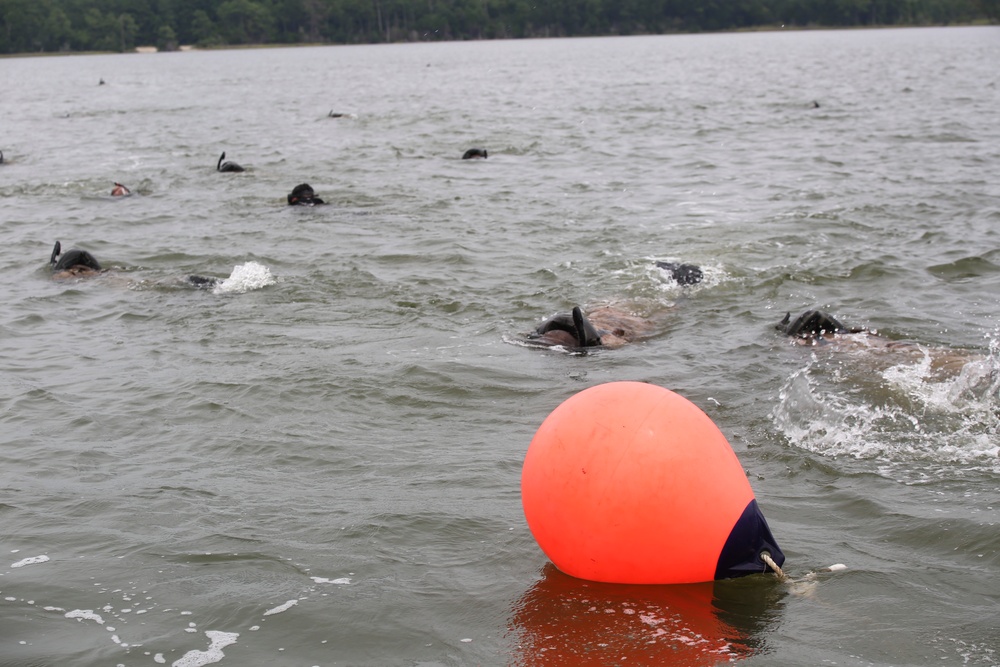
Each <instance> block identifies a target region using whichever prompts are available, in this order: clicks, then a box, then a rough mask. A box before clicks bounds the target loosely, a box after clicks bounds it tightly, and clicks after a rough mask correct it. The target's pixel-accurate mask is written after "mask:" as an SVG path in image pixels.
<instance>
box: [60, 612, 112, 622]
mask: <svg viewBox="0 0 1000 667" xmlns="http://www.w3.org/2000/svg"><path fill="white" fill-rule="evenodd" d="M66 618H76V619H79V620H81V621H94V622H95V623H98V624H99V625H104V619H103V618H101V615H100V614H95V613H94V610H93V609H74V610H73V611H67V612H66Z"/></svg>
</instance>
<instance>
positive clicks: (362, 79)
mask: <svg viewBox="0 0 1000 667" xmlns="http://www.w3.org/2000/svg"><path fill="white" fill-rule="evenodd" d="M997 62H1000V30H998V29H996V28H965V29H926V30H893V31H857V32H808V33H768V34H744V35H699V36H672V37H640V38H613V39H581V40H549V41H522V42H488V43H454V44H412V45H392V46H356V47H329V48H303V49H289V50H279V49H268V50H259V51H229V52H211V53H198V52H194V53H183V54H158V55H154V56H138V55H128V56H79V57H63V58H37V59H8V60H3V61H0V89H2V90H3V94H2V96H0V119H2V121H0V123H2V124H0V149H2V150H3V151H4V155H5V158H6V162H5V164H3V165H0V199H2V209H0V210H2V212H0V217H2V225H0V230H2V237H0V238H2V247H3V248H4V251H5V255H6V258H7V261H6V262H4V264H3V266H2V267H0V272H2V277H3V281H4V283H5V284H6V286H7V287H6V297H5V298H4V299H2V300H0V309H2V311H0V323H2V324H0V353H2V355H3V359H4V360H5V363H4V365H3V369H2V372H0V401H2V403H0V405H2V411H3V412H2V424H3V431H2V433H3V447H2V450H0V489H2V495H0V525H2V531H0V665H5V666H6V665H11V666H14V665H17V666H22V665H55V664H58V665H128V666H132V665H154V664H173V665H178V666H181V667H189V666H198V665H204V664H210V663H213V662H220V663H221V664H232V665H251V664H287V665H473V664H482V665H580V664H594V665H619V664H621V665H641V664H656V665H668V664H674V665H685V666H686V665H701V664H705V665H712V664H718V663H721V662H733V661H743V662H745V664H759V665H765V664H766V665H806V664H813V665H815V664H838V665H941V664H947V665H954V664H967V665H995V664H998V662H1000V631H998V630H997V627H998V626H1000V611H998V610H1000V606H998V605H1000V584H998V583H997V581H998V579H997V571H998V565H1000V531H998V520H1000V489H998V482H1000V459H998V448H1000V435H998V423H1000V395H998V381H997V368H998V354H1000V353H998V350H997V347H998V342H997V341H998V339H1000V330H998V327H1000V320H998V318H1000V304H998V299H997V295H998V294H1000V204H998V202H1000V182H998V181H997V179H996V172H997V166H998V164H1000V90H998V78H1000V75H998V70H997V68H996V66H995V65H996V63H997ZM101 78H103V79H104V80H105V81H106V85H103V86H99V85H97V84H98V81H99V79H101ZM814 101H816V102H818V103H819V107H818V108H816V107H814V105H813V102H814ZM331 110H333V111H335V112H338V113H343V114H346V115H345V116H343V117H340V118H330V117H328V116H327V114H328V112H329V111H331ZM474 145H475V146H479V145H481V146H484V147H486V148H487V149H488V150H489V154H490V157H489V159H488V160H485V161H476V162H471V161H462V160H460V159H459V157H460V156H461V155H462V153H463V151H464V150H465V149H466V148H468V147H470V146H474ZM222 151H226V153H227V157H228V159H231V160H234V161H236V162H239V163H241V164H243V165H244V166H245V167H246V168H247V171H246V172H245V173H242V174H219V173H216V172H215V171H214V167H215V163H216V160H217V158H218V156H219V154H220V153H221V152H222ZM113 181H121V182H123V183H125V184H127V185H128V186H130V187H131V188H132V189H133V191H134V192H135V194H134V195H133V196H131V197H129V198H126V199H113V198H111V197H110V196H108V193H109V192H110V189H111V185H112V182H113ZM301 182H308V183H310V184H311V185H312V186H313V187H314V188H315V189H316V192H317V193H318V194H319V195H320V196H321V197H323V198H325V199H326V200H327V201H328V202H330V204H331V205H330V206H326V207H318V208H314V209H293V208H290V207H287V206H285V205H284V196H285V194H286V193H288V192H289V191H290V190H291V188H292V187H293V186H294V185H296V184H298V183H301ZM57 239H58V240H60V241H62V243H63V245H64V246H65V247H67V248H68V247H71V246H77V247H81V248H85V249H87V250H89V251H91V252H92V253H94V254H95V255H96V256H97V257H98V258H99V259H100V260H101V261H102V262H103V263H104V264H105V265H107V266H111V267H113V270H112V271H110V272H108V273H107V274H105V275H103V276H101V277H98V278H96V279H92V280H87V281H70V282H55V281H52V280H51V279H50V277H49V273H48V270H47V264H46V263H47V260H48V256H49V252H50V250H51V248H52V244H53V243H54V242H55V241H56V240H57ZM657 259H670V260H681V261H689V262H695V263H698V264H701V265H702V266H703V267H704V268H705V272H706V280H705V282H704V283H702V284H701V285H698V286H695V287H693V288H685V289H682V288H680V287H678V286H676V285H672V284H670V283H669V282H668V281H667V280H665V279H664V276H663V275H662V274H661V272H660V271H659V270H658V269H656V268H655V267H654V266H653V261H654V260H657ZM188 274H198V275H205V276H212V277H217V278H228V281H227V282H226V283H223V285H226V286H227V287H226V288H224V289H216V290H206V289H195V288H193V287H192V286H190V285H188V284H186V283H184V282H183V277H184V276H186V275H188ZM606 302H619V303H627V304H629V305H630V307H632V308H633V309H635V310H636V311H637V312H640V313H652V312H656V311H658V310H662V309H663V308H668V307H669V308H673V309H674V310H673V317H671V318H670V319H669V320H668V323H667V324H666V326H664V327H663V329H662V330H661V331H659V332H657V335H655V336H653V337H652V338H650V339H648V340H645V341H643V342H641V343H638V344H635V345H632V346H629V347H625V348H622V349H618V350H605V351H599V352H597V353H594V354H590V355H587V356H571V355H566V354H561V353H559V352H556V351H539V350H532V349H527V348H524V347H521V346H518V345H515V344H511V341H512V340H514V339H516V337H517V335H518V334H520V333H522V332H525V331H529V330H530V329H532V328H533V327H534V326H535V325H536V324H537V323H538V322H539V321H540V320H541V319H543V318H544V317H546V316H548V315H550V314H552V313H554V312H556V311H560V310H566V309H568V308H569V307H571V306H572V305H574V304H577V303H581V304H598V303H606ZM808 307H820V308H824V309H827V310H830V311H831V312H833V313H834V314H836V315H837V316H838V317H839V318H840V319H842V320H843V321H845V322H847V323H849V324H852V325H858V326H867V327H871V328H875V329H878V330H879V331H880V332H881V333H882V334H884V335H886V336H888V337H890V338H893V339H901V340H910V341H914V342H915V343H918V344H919V345H922V346H924V347H926V348H928V349H930V348H937V347H947V348H954V349H956V350H960V351H961V352H962V353H963V354H968V355H969V358H970V362H969V363H968V364H967V365H966V366H965V368H964V369H962V372H961V374H960V375H957V376H955V375H953V376H951V377H947V378H938V377H936V376H935V375H934V374H933V373H932V372H931V370H930V368H929V366H928V364H927V363H926V362H925V360H922V359H921V358H919V355H918V356H917V357H913V358H910V359H907V360H905V361H902V362H899V363H886V362H885V361H884V360H882V359H879V358H877V355H876V356H874V357H873V355H872V354H871V353H866V352H865V351H856V350H855V351H843V352H836V351H832V352H831V350H829V349H827V348H815V349H813V348H808V347H802V346H795V345H790V344H789V343H788V342H787V341H786V340H784V339H782V338H781V337H780V336H779V335H778V334H777V333H776V332H775V330H774V328H773V324H774V323H775V322H777V321H778V320H779V319H780V318H781V317H782V316H783V315H784V313H785V312H786V311H793V312H797V311H800V310H802V309H805V308H808ZM612 380H641V381H648V382H653V383H656V384H659V385H663V386H666V387H669V388H671V389H673V390H675V391H677V392H679V393H681V394H682V395H684V396H686V397H688V398H690V399H691V400H692V401H694V402H695V403H696V404H697V405H699V406H701V407H702V408H703V409H704V410H706V411H707V412H708V414H709V415H710V416H711V417H712V418H713V419H714V420H715V421H716V423H717V424H718V425H719V426H720V428H721V429H722V430H723V432H724V433H725V434H726V435H727V437H728V438H729V440H730V442H731V443H732V445H733V448H734V449H735V451H736V453H737V455H738V456H739V458H740V460H741V462H742V463H743V465H744V467H745V468H746V470H747V473H748V475H749V479H750V481H751V483H752V485H753V487H754V490H755V493H756V496H757V499H758V501H759V503H760V505H761V507H762V509H763V511H764V513H765V515H766V516H767V518H768V520H769V522H770V524H771V528H772V530H773V532H774V534H775V536H776V538H777V539H778V541H779V543H780V544H781V545H782V547H783V549H784V550H785V552H786V555H787V556H788V560H787V562H786V570H787V572H788V573H789V574H790V575H791V576H792V577H793V578H794V579H796V580H797V583H795V584H794V585H785V584H780V583H778V582H776V581H775V580H774V579H773V578H772V577H766V576H757V577H750V578H746V579H742V580H738V581H728V582H721V583H717V584H705V585H702V586H681V587H621V586H605V585H597V584H588V583H586V582H581V581H577V580H573V579H569V578H567V577H565V576H563V575H561V574H560V573H558V572H557V571H555V570H554V569H553V568H552V567H551V566H547V565H546V558H545V556H544V555H543V554H542V553H541V552H540V551H539V549H538V547H537V546H536V544H535V542H534V540H533V538H532V537H531V534H530V533H529V531H528V529H527V526H526V524H525V521H524V516H523V513H522V509H521V505H520V492H519V481H520V466H521V462H522V460H523V457H524V454H525V451H526V449H527V446H528V443H529V442H530V440H531V437H532V435H533V434H534V431H535V429H536V428H537V427H538V425H539V424H540V423H541V421H542V420H543V419H544V417H545V416H546V415H547V414H548V413H549V412H550V411H551V410H552V409H553V408H555V407H556V406H557V405H558V404H559V403H560V402H561V401H563V400H564V399H566V398H567V397H569V396H570V395H572V394H573V393H575V392H577V391H580V390H582V389H584V388H586V387H588V386H591V385H594V384H597V383H601V382H606V381H612ZM3 559H5V560H3ZM834 563H843V564H845V565H846V566H847V569H846V570H842V571H837V572H827V573H822V572H820V573H818V574H812V575H811V574H810V573H815V572H817V571H818V570H820V568H823V567H824V566H827V565H831V564H834Z"/></svg>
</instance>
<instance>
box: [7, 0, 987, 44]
mask: <svg viewBox="0 0 1000 667" xmlns="http://www.w3.org/2000/svg"><path fill="white" fill-rule="evenodd" d="M998 20H1000V0H0V53H28V52H57V51H122V52H124V51H131V50H134V49H135V47H136V46H140V45H144V46H145V45H148V46H156V47H157V48H159V49H161V50H173V49H176V48H178V46H179V45H181V44H191V45H196V46H199V47H205V48H207V47H215V46H227V45H240V44H299V43H316V44H352V43H372V42H398V41H420V40H464V39H503V38H524V37H572V36H589V35H641V34H663V33H676V32H702V31H723V30H738V29H751V28H758V27H776V26H781V25H783V26H786V27H792V28H796V27H798V28H804V27H847V26H892V25H948V24H965V23H975V22H996V21H998Z"/></svg>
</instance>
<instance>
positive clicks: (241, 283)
mask: <svg viewBox="0 0 1000 667" xmlns="http://www.w3.org/2000/svg"><path fill="white" fill-rule="evenodd" d="M275 282H276V280H275V278H274V276H273V275H272V274H271V269H269V268H267V267H266V266H264V265H263V264H258V263H257V262H247V263H246V264H238V265H237V266H235V267H233V272H232V273H231V274H230V275H229V277H228V278H226V279H225V280H223V281H222V282H221V283H220V284H219V285H217V286H216V287H215V288H214V289H213V290H212V293H213V294H244V293H246V292H251V291H253V290H257V289H261V288H262V287H267V286H268V285H273V284H274V283H275Z"/></svg>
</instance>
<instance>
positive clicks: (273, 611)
mask: <svg viewBox="0 0 1000 667" xmlns="http://www.w3.org/2000/svg"><path fill="white" fill-rule="evenodd" d="M298 603H299V601H298V600H289V601H288V602H286V603H285V604H280V605H278V606H277V607H275V608H274V609H268V610H267V611H265V612H264V615H265V616H270V615H271V614H280V613H281V612H283V611H288V610H289V609H291V608H292V607H294V606H295V605H297V604H298Z"/></svg>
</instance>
